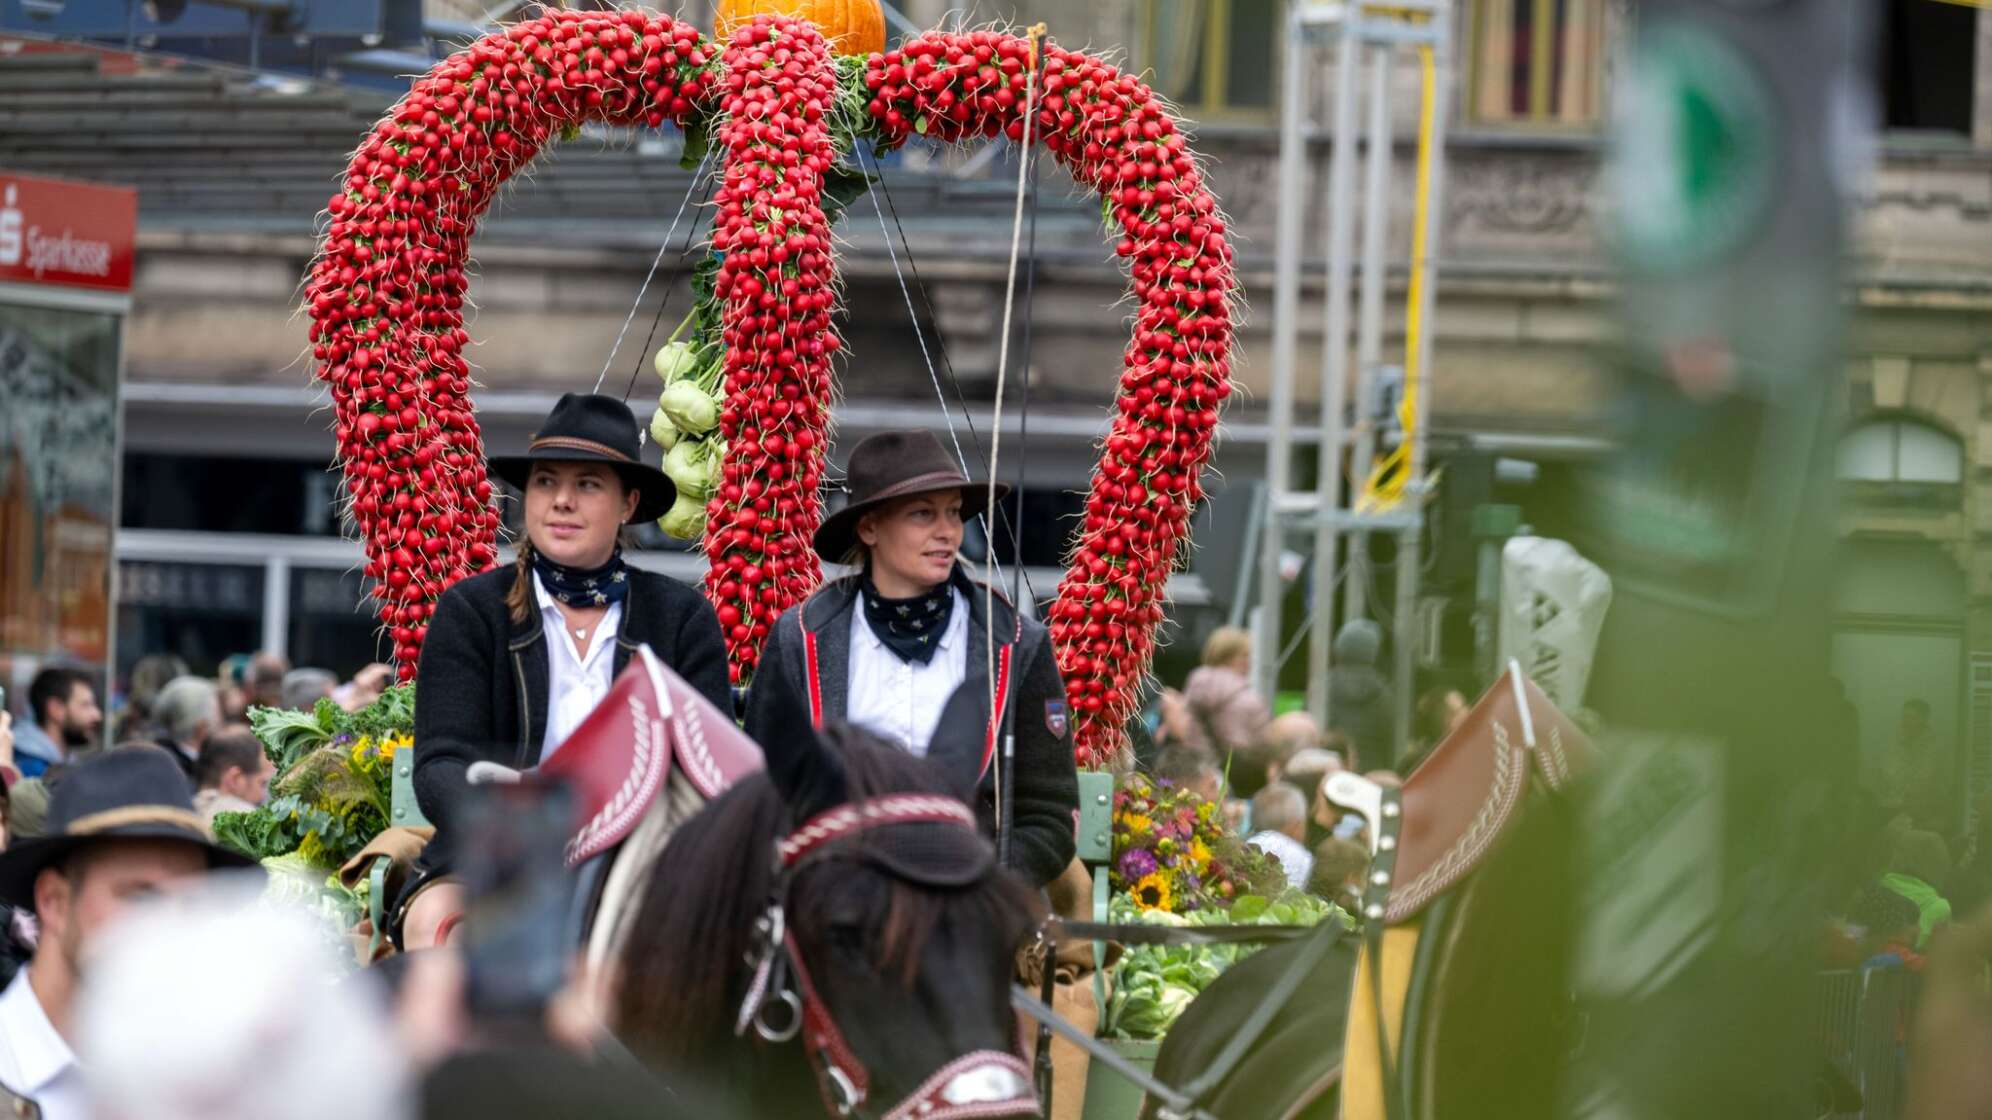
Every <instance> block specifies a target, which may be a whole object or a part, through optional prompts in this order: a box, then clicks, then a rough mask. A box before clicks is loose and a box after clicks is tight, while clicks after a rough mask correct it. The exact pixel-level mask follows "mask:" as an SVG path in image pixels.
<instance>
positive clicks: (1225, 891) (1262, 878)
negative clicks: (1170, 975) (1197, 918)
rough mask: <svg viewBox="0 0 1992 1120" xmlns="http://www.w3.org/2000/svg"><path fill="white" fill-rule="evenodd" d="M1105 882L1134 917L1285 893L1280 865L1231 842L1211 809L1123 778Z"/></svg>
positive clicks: (1167, 787) (1145, 781)
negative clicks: (1139, 912) (1131, 904)
mask: <svg viewBox="0 0 1992 1120" xmlns="http://www.w3.org/2000/svg"><path fill="white" fill-rule="evenodd" d="M1111 876H1112V877H1111V879H1110V882H1111V884H1112V886H1113V889H1114V890H1115V891H1117V892H1119V893H1121V894H1125V895H1127V896H1128V897H1129V898H1130V899H1132V900H1133V902H1134V904H1135V905H1136V906H1137V907H1139V908H1140V909H1142V910H1162V911H1166V912H1168V913H1172V914H1186V913H1189V912H1191V911H1193V910H1198V909H1201V908H1203V907H1205V906H1211V905H1217V906H1222V905H1225V904H1226V903H1228V902H1229V901H1230V900H1231V899H1234V898H1237V897H1239V896H1241V895H1246V894H1265V895H1277V894H1279V893H1280V891H1282V890H1283V889H1285V886H1286V880H1285V878H1284V876H1283V873H1282V872H1281V871H1280V867H1279V864H1278V863H1277V862H1275V861H1274V860H1273V859H1272V858H1271V857H1270V856H1268V855H1266V854H1265V853H1264V852H1261V851H1259V850H1258V849H1257V848H1254V847H1252V846H1250V845H1249V844H1246V843H1245V842H1244V841H1242V840H1240V839H1239V838H1238V837H1236V836H1234V835H1232V834H1231V833H1230V832H1229V831H1228V830H1227V829H1226V828H1225V827H1224V818H1223V816H1222V814H1221V813H1220V812H1219V811H1218V807H1217V806H1215V805H1212V804H1211V803H1210V802H1208V801H1205V800H1204V799H1203V798H1201V797H1199V796H1197V795H1196V794H1195V793H1193V792H1191V791H1190V790H1187V789H1184V788H1182V787H1180V786H1176V785H1173V784H1171V783H1169V782H1157V781H1152V780H1150V779H1149V778H1148V777H1146V776H1145V775H1142V774H1129V775H1126V776H1125V777H1123V778H1122V779H1121V780H1120V782H1119V784H1118V787H1117V788H1116V789H1115V791H1114V852H1113V865H1112V868H1111Z"/></svg>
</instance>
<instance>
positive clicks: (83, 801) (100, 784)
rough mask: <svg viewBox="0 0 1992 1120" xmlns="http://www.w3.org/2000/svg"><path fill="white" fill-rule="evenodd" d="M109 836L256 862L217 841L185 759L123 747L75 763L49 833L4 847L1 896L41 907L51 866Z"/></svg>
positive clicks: (59, 791)
mask: <svg viewBox="0 0 1992 1120" xmlns="http://www.w3.org/2000/svg"><path fill="white" fill-rule="evenodd" d="M104 840H183V841H185V842H187V843H189V844H192V845H194V846H195V847H198V848H200V849H201V850H203V851H205V852H206V853H207V857H208V866H209V867H211V868H217V869H219V868H229V867H254V866H256V861H254V860H252V859H250V858H249V857H248V856H245V855H243V854H241V853H240V852H235V851H231V850H229V849H227V848H224V847H222V846H221V845H219V844H216V843H215V842H214V839H213V836H212V834H211V833H209V831H208V827H207V822H206V821H203V820H202V819H201V816H200V814H199V813H196V812H195V811H194V791H193V790H192V788H190V787H189V786H188V785H187V776H186V774H185V773H183V772H182V771H181V770H180V764H179V763H177V762H174V761H173V759H172V757H171V756H169V755H168V754H167V753H166V752H165V751H164V750H161V749H160V748H157V747H120V748H119V749H117V750H111V751H105V752H104V753H102V754H99V755H95V756H93V757H91V758H88V759H85V760H84V761H82V762H79V763H77V764H76V765H75V766H72V767H70V768H69V769H68V771H67V772H66V773H64V774H63V775H62V779H61V780H60V781H59V782H57V783H56V785H55V791H54V792H53V793H52V794H50V795H49V802H48V828H47V831H46V833H45V834H44V835H41V836H36V837H33V838H30V839H24V840H19V841H16V842H15V843H14V844H13V845H12V846H10V847H9V848H8V849H7V850H6V851H5V852H0V902H5V903H8V904H10V905H13V906H18V907H20V908H21V909H23V910H33V909H34V905H35V876H37V875H39V874H41V872H42V869H43V868H45V867H48V866H49V865H51V864H54V863H57V862H59V861H61V860H62V859H63V858H65V857H66V856H68V855H69V853H71V852H73V851H75V850H77V849H78V848H81V847H83V846H85V845H88V844H93V843H97V842H100V841H104Z"/></svg>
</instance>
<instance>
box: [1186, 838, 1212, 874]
mask: <svg viewBox="0 0 1992 1120" xmlns="http://www.w3.org/2000/svg"><path fill="white" fill-rule="evenodd" d="M1190 864H1191V865H1192V866H1194V867H1195V868H1196V869H1197V870H1198V871H1202V870H1203V869H1204V868H1206V867H1209V866H1210V847H1209V846H1208V845H1206V844H1205V843H1204V842H1203V837H1201V836H1199V837H1197V838H1195V839H1194V840H1191V841H1190Z"/></svg>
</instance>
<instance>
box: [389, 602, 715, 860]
mask: <svg viewBox="0 0 1992 1120" xmlns="http://www.w3.org/2000/svg"><path fill="white" fill-rule="evenodd" d="M517 572H518V569H517V568H516V567H505V568H500V569H497V570H495V571H489V572H485V573H483V574H482V575H476V576H472V577H470V578H469V579H466V580H462V581H460V582H458V583H457V584H455V585H454V586H452V587H451V588H450V589H449V590H448V591H445V592H443V597H442V599H440V600H439V601H438V602H437V603H436V613H435V617H434V618H433V619H432V620H431V621H430V623H429V635H428V638H427V640H425V641H424V642H423V643H422V663H421V672H420V674H419V679H420V680H421V686H420V688H419V690H418V693H417V703H416V705H415V798H416V800H417V801H419V802H420V803H421V805H422V813H423V815H424V816H427V817H428V818H429V823H430V824H433V825H435V826H436V838H435V840H433V841H432V842H430V844H429V846H428V848H427V849H426V850H425V851H424V852H423V853H422V863H421V872H422V875H421V876H420V877H421V878H422V879H426V878H428V877H429V876H431V875H437V874H442V873H444V872H447V871H448V870H450V869H451V868H453V867H454V866H455V861H456V851H455V844H456V843H457V830H458V824H459V821H458V815H459V812H460V809H461V807H462V804H463V797H464V792H465V790H466V789H468V785H467V783H466V782H465V781H464V771H465V770H466V769H468V768H469V766H470V764H471V763H473V762H478V761H490V762H496V763H500V764H502V765H505V766H511V767H515V768H521V769H523V768H525V767H528V766H533V765H535V764H537V763H538V761H539V752H540V743H541V741H542V740H544V739H545V738H546V717H547V711H548V703H547V692H548V688H549V684H548V679H549V677H550V675H551V671H550V670H549V669H548V667H547V666H548V661H547V647H546V636H545V633H544V632H543V628H542V627H541V625H540V612H539V605H538V604H537V603H534V604H533V607H532V613H531V614H530V615H529V616H528V617H527V618H526V621H525V622H523V623H520V624H517V625H515V624H513V622H512V618H511V612H510V611H509V610H507V608H506V606H505V595H506V593H507V592H509V591H510V590H511V588H512V581H513V579H515V578H516V576H517ZM629 584H630V586H629V598H627V599H625V600H624V601H623V610H622V621H621V624H620V625H619V626H618V627H617V629H616V647H615V652H614V659H615V670H614V671H615V672H616V673H618V674H620V673H621V672H622V671H623V667H624V666H625V665H627V664H629V659H630V655H631V654H632V653H634V652H635V651H636V647H637V646H639V645H648V646H649V647H650V649H651V652H653V653H655V654H656V655H657V656H658V657H659V658H660V659H661V660H662V661H663V662H664V664H666V665H668V666H670V667H671V669H672V670H673V671H675V672H676V673H677V674H678V675H679V676H681V677H683V678H685V680H686V682H688V683H689V684H690V685H691V686H692V687H693V688H695V689H697V690H698V691H699V694H700V695H702V696H704V697H705V698H706V699H707V700H710V701H712V702H713V704H714V705H716V706H718V708H719V710H720V711H722V712H730V711H732V710H733V706H732V705H733V696H732V692H731V691H730V690H729V688H728V686H727V674H726V644H725V641H724V640H723V639H722V638H721V637H720V632H719V616H718V615H717V614H715V613H714V612H713V609H712V605H711V604H710V603H708V602H706V599H705V596H703V595H701V594H699V592H698V591H697V590H695V589H694V588H692V587H689V586H687V585H686V584H683V583H680V582H678V581H677V580H674V579H671V578H669V577H668V576H661V575H658V574H656V573H655V572H645V571H641V570H638V569H635V568H631V569H630V572H629Z"/></svg>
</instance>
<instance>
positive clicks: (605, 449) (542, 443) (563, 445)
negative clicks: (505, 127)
mask: <svg viewBox="0 0 1992 1120" xmlns="http://www.w3.org/2000/svg"><path fill="white" fill-rule="evenodd" d="M549 447H550V448H555V449H557V450H562V451H592V452H594V453H595V454H597V455H606V456H608V457H609V458H611V459H614V460H615V461H616V462H618V463H633V462H635V460H634V459H631V458H630V457H629V456H628V455H625V454H623V453H622V452H620V451H618V450H616V449H615V448H613V447H610V446H609V445H608V444H606V443H596V442H595V441H594V440H592V439H581V438H579V437H577V436H547V437H546V438H545V439H536V440H534V441H533V442H532V443H531V445H529V446H528V447H527V448H526V451H527V452H528V453H531V452H534V451H538V450H540V449H542V448H549Z"/></svg>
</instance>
